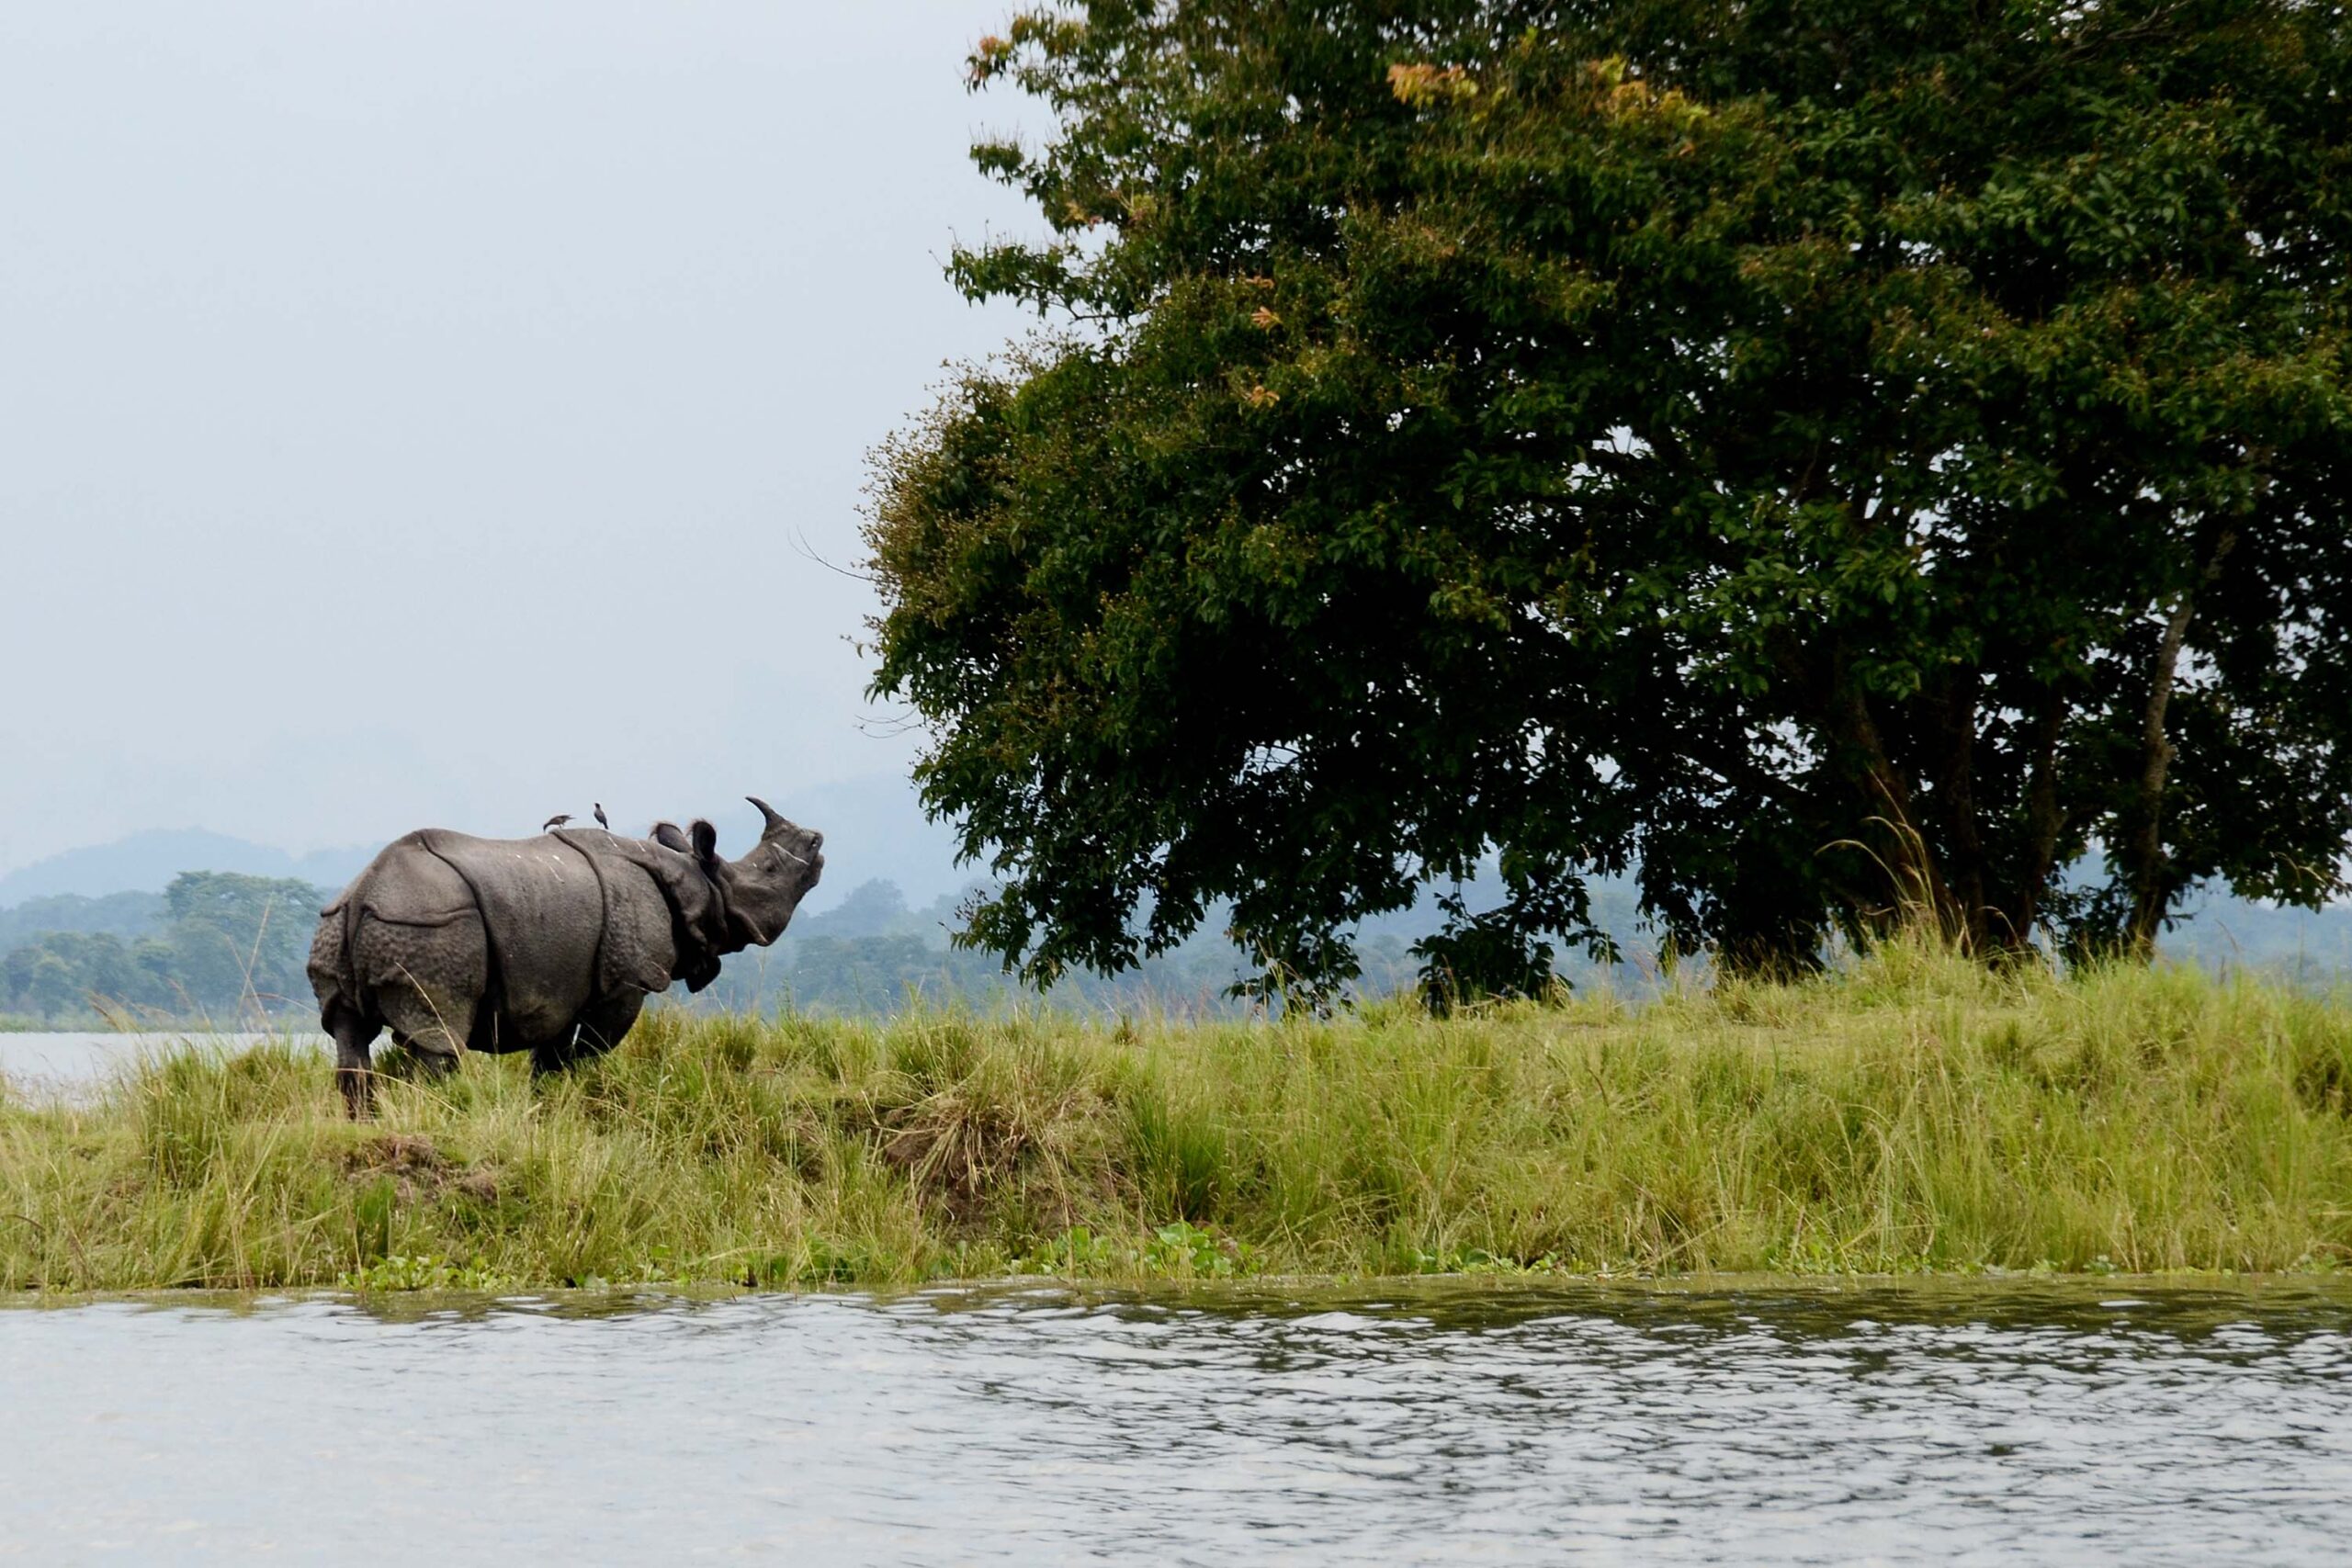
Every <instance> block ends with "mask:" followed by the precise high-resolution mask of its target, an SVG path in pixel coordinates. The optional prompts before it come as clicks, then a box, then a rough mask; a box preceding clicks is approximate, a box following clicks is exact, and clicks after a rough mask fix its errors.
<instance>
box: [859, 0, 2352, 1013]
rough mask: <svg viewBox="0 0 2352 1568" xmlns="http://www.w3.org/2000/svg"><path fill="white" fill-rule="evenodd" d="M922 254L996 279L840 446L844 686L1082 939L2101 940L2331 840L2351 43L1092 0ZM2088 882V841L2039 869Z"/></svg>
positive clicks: (2128, 15) (1026, 24)
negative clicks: (1633, 934)
mask: <svg viewBox="0 0 2352 1568" xmlns="http://www.w3.org/2000/svg"><path fill="white" fill-rule="evenodd" d="M972 74H973V80H974V83H975V85H981V86H986V85H989V84H993V83H997V82H1000V81H1010V82H1012V83H1013V84H1017V85H1018V86H1019V87H1020V88H1021V89H1023V90H1024V91H1025V92H1027V93H1029V94H1031V95H1034V96H1035V98H1036V99H1037V100H1039V101H1041V102H1042V103H1043V104H1044V105H1045V106H1046V107H1047V108H1048V109H1049V110H1050V112H1051V115H1052V117H1053V124H1054V129H1053V130H1052V132H1051V134H1050V135H1049V136H1047V137H1046V139H1044V140H1043V141H1042V142H1040V143H1038V144H1036V145H1019V144H1015V143H1012V142H991V143H988V144H984V145H982V146H979V147H978V148H976V149H975V153H974V155H975V157H976V159H977V161H978V163H979V164H980V165H981V166H982V167H983V168H984V169H986V170H988V171H989V172H990V173H992V174H994V175H997V176H999V177H1001V178H1002V179H1003V180H1005V181H1007V182H1009V183H1011V184H1012V185H1013V186H1017V187H1019V188H1020V189H1021V190H1023V191H1024V192H1026V193H1027V195H1028V196H1029V197H1031V198H1032V199H1033V200H1034V201H1035V205H1036V207H1037V209H1038V210H1039V212H1040V213H1041V215H1042V217H1043V219H1044V220H1045V222H1046V225H1047V226H1048V227H1049V232H1048V233H1046V235H1045V236H1044V237H1042V238H1040V239H1039V240H1037V241H1035V242H1034V243H1002V244H994V245H990V246H988V247H985V248H980V249H974V250H965V251H960V252H958V253H957V254H956V256H955V257H954V260H953V263H952V269H951V270H952V273H953V276H955V278H956V280H957V282H958V283H959V284H960V286H961V287H962V288H964V289H966V290H967V292H968V293H970V294H971V295H972V296H974V297H976V298H980V297H995V298H1011V299H1020V300H1023V301H1026V302H1029V303H1031V304H1034V305H1035V307H1036V308H1037V309H1038V310H1039V311H1040V312H1041V313H1043V314H1044V315H1045V316H1046V318H1047V320H1048V322H1049V323H1050V324H1049V326H1048V327H1047V328H1046V330H1045V332H1044V333H1042V334H1041V335H1040V336H1039V337H1038V338H1036V339H1035V340H1034V341H1033V342H1031V343H1030V344H1027V345H1026V346H1025V347H1023V348H1022V349H1020V350H1018V351H1016V352H1013V353H1012V354H1010V355H1008V356H1007V357H1006V358H1005V359H1004V360H1003V361H1001V363H1000V364H997V365H995V366H993V367H985V368H976V369H973V370H971V371H969V372H968V373H967V374H965V375H963V376H962V377H961V378H960V379H959V380H958V381H957V382H956V385H955V386H953V388H952V389H950V390H949V392H948V394H947V396H946V397H945V398H944V400H943V402H942V403H941V404H940V406H939V407H938V408H937V409H936V410H935V411H934V412H933V415H932V416H931V417H930V418H929V419H928V420H927V421H925V422H923V423H921V424H920V425H918V426H917V427H915V428H913V429H911V430H910V431H908V432H907V433H905V434H903V435H902V436H901V437H900V438H899V439H898V440H897V441H896V442H894V443H892V444H891V445H890V446H888V447H887V448H886V449H885V451H884V453H883V454H882V456H881V458H880V461H879V465H878V469H877V476H876V487H875V505H874V513H873V522H872V525H871V528H870V532H869V539H870V543H871V546H872V549H873V558H874V561H875V564H876V570H877V572H878V574H879V577H880V581H882V583H883V586H884V592H885V598H886V611H885V614H884V615H883V616H882V618H881V620H880V622H879V624H878V627H877V631H878V639H879V649H880V665H879V670H878V672H877V674H876V680H875V690H876V693H877V694H881V695H883V696H887V697H892V698H897V699H899V700H903V701H905V702H907V703H908V704H910V705H911V706H912V708H913V709H914V710H915V711H916V713H917V714H919V715H920V716H922V719H924V720H925V721H927V722H928V724H929V725H930V727H931V735H932V744H931V746H930V748H929V750H928V751H927V753H926V754H925V756H924V758H923V760H922V763H921V765H920V770H919V778H920V781H921V784H922V789H923V791H924V795H925V799H926V801H927V802H928V804H929V805H930V806H931V807H933V809H934V810H936V811H937V812H939V813H941V814H943V815H946V816H949V817H952V818H954V819H955V820H956V821H957V822H958V823H959V824H960V826H961V828H962V830H963V832H964V835H965V843H966V846H967V849H968V850H969V851H970V852H973V853H974V854H976V855H978V856H979V857H980V858H982V859H983V860H984V861H985V862H986V863H989V864H990V865H991V866H992V867H993V869H994V870H995V871H996V872H997V874H999V876H1000V878H1001V891H1000V892H999V893H998V894H997V895H996V896H995V897H994V898H993V899H992V900H990V901H989V902H988V903H986V904H984V905H982V906H981V907H979V908H978V911H977V914H976V917H975V919H974V922H973V925H972V929H971V933H970V934H971V936H972V938H973V939H974V940H976V941H978V942H981V943H983V944H984V945H987V946H989V947H991V948H994V949H995V950H997V951H999V952H1001V953H1003V954H1005V955H1006V956H1007V957H1008V958H1011V959H1016V960H1019V961H1021V962H1022V963H1023V964H1025V966H1026V967H1027V968H1028V970H1029V972H1030V973H1031V974H1033V975H1034V976H1039V977H1044V976H1051V975H1053V974H1056V973H1057V972H1059V971H1060V970H1061V969H1062V968H1064V967H1065V966H1068V965H1070V964H1086V965H1091V966H1096V967H1106V968H1116V967H1120V966H1123V965H1125V964H1129V963H1131V962H1133V961H1134V960H1135V959H1136V957H1137V955H1138V953H1139V952H1140V951H1148V950H1156V949H1159V948H1161V947H1164V946H1165V945H1167V944H1168V943H1170V942H1173V941H1175V940H1178V939H1179V938H1181V936H1182V934H1183V933H1184V932H1185V931H1188V930H1190V929H1191V928H1192V927H1193V925H1194V924H1196V923H1197V922H1198V921H1199V920H1200V919H1202V918H1203V917H1204V913H1205V911H1206V910H1208V909H1209V908H1215V907H1218V906H1219V903H1220V901H1223V900H1230V908H1231V919H1232V922H1233V926H1234V928H1235V931H1236V932H1237V934H1238V937H1239V938H1240V939H1241V940H1242V941H1243V942H1245V943H1246V944H1249V945H1250V946H1251V947H1253V948H1254V949H1255V950H1256V951H1258V952H1259V953H1261V954H1262V955H1263V956H1264V957H1265V959H1266V960H1267V962H1268V964H1269V965H1270V966H1271V967H1274V968H1278V969H1279V970H1281V971H1285V972H1287V973H1288V974H1289V975H1291V976H1294V977H1295V978H1297V979H1301V980H1305V981H1307V982H1310V983H1317V982H1329V981H1333V980H1337V979H1340V978H1343V977H1344V976H1346V975H1347V974H1348V973H1349V972H1350V968H1351V962H1352V960H1351V951H1350V948H1349V945H1348V943H1347V942H1346V940H1345V932H1346V930H1347V928H1348V927H1349V925H1350V924H1351V922H1353V921H1355V920H1357V919H1362V918H1363V917H1364V916H1367V915H1370V914H1372V913H1374V912H1376V911H1381V910H1385V909H1391V908H1397V907H1399V906H1401V905H1403V904H1405V903H1406V902H1408V900H1410V899H1411V898H1413V897H1415V895H1416V893H1417V891H1418V890H1419V888H1420V887H1421V886H1423V885H1425V884H1428V883H1430V882H1435V883H1437V884H1439V885H1440V886H1441V887H1447V886H1455V885H1457V884H1458V883H1459V882H1460V880H1461V879H1463V878H1464V876H1465V875H1466V874H1469V873H1470V872H1471V871H1472V869H1473V868H1474V866H1476V864H1477V863H1480V862H1481V860H1482V858H1483V857H1485V856H1487V855H1489V854H1492V853H1495V852H1499V879H1498V883H1494V884H1490V885H1489V886H1498V887H1499V892H1498V894H1497V895H1496V896H1495V897H1494V899H1493V900H1492V902H1493V906H1494V907H1492V908H1470V907H1468V906H1467V905H1466V904H1464V903H1463V902H1461V901H1460V900H1458V899H1457V900H1455V901H1454V902H1453V905H1452V907H1451V908H1452V913H1453V917H1454V918H1453V924H1452V926H1451V927H1450V929H1449V930H1448V931H1447V933H1446V934H1445V935H1444V936H1443V937H1442V938H1439V939H1436V940H1434V941H1432V942H1430V943H1428V944H1426V946H1425V952H1426V956H1427V958H1428V959H1429V961H1430V964H1431V965H1432V967H1433V968H1434V969H1436V970H1438V971H1440V972H1442V973H1444V974H1449V975H1452V976H1454V977H1455V978H1457V979H1459V980H1461V981H1463V982H1464V983H1466V984H1471V985H1476V986H1480V987H1503V988H1510V987H1515V986H1525V985H1528V984H1531V983H1532V981H1533V980H1534V978H1535V977H1536V976H1539V975H1540V974H1541V973H1542V972H1543V970H1544V966H1545V964H1547V963H1548V961H1549V958H1550V949H1549V948H1548V946H1547V945H1546V942H1547V940H1548V939H1551V938H1555V937H1561V936H1565V937H1566V938H1569V939H1571V940H1575V939H1584V940H1592V939H1593V937H1594V935H1595V933H1594V932H1593V931H1591V930H1590V928H1589V922H1588V919H1587V916H1588V903H1587V897H1586V891H1585V879H1586V878H1587V877H1588V876H1589V875H1590V874H1594V873H1595V872H1617V871H1623V870H1629V869H1637V873H1638V878H1639V886H1640V891H1641V897H1642V899H1643V902H1644V905H1645V908H1647V910H1648V911H1649V912H1650V913H1651V914H1652V915H1653V916H1654V917H1655V918H1656V919H1657V920H1658V921H1660V922H1661V923H1662V924H1663V925H1664V926H1665V927H1666V928H1667V929H1668V931H1670V932H1671V933H1673V935H1674V937H1675V938H1676V939H1677V941H1678V942H1681V943H1682V944H1684V945H1685V946H1696V945H1701V944H1705V945H1710V946H1712V947H1713V948H1714V949H1716V950H1717V951H1718V952H1720V953H1723V954H1724V956H1725V957H1726V958H1727V959H1728V960H1730V961H1733V962H1739V963H1755V964H1802V963H1805V962H1808V961H1809V960H1810V958H1811V956H1812V955H1813V954H1814V953H1816V952H1817V951H1818V950H1819V947H1820V944H1821V942H1822V941H1823V939H1824V937H1825V936H1826V934H1828V933H1829V932H1830V931H1833V930H1836V929H1838V928H1841V927H1842V928H1845V929H1848V930H1850V931H1864V932H1867V931H1871V930H1873V929H1878V928H1879V927H1881V926H1882V925H1883V922H1885V921H1886V920H1888V919H1894V918H1899V917H1900V916H1901V915H1902V914H1903V913H1904V912H1905V911H1915V912H1925V913H1927V914H1928V915H1929V916H1931V917H1932V918H1933V919H1937V920H1938V921H1939V922H1940V923H1941V924H1942V925H1943V926H1944V927H1945V928H1946V929H1947V930H1948V931H1951V932H1952V933H1953V934H1955V935H1957V936H1960V937H1962V938H1964V939H1967V940H1969V941H1971V942H1974V943H1976V944H1978V945H1979V946H1980V947H1983V948H1987V949H1990V948H1998V947H2001V946H2005V945H2015V944H2019V943H2023V942H2028V941H2030V940H2031V939H2032V936H2033V933H2035V932H2036V931H2044V930H2053V929H2054V930H2057V931H2062V932H2064V933H2067V934H2069V935H2072V936H2074V937H2075V938H2078V939H2082V940H2085V941H2088V942H2095V943H2122V944H2134V945H2138V946H2141V947H2143V948H2144V946H2145V945H2146V944H2147V943H2148V942H2150V941H2151V940H2152V939H2153V937H2154V934H2155V933H2156V932H2157V931H2158V930H2160V929H2161V926H2162V924H2163V923H2164V921H2165V919H2167V918H2168V916H2169V915H2170V914H2171V913H2172V912H2173V911H2174V910H2175V909H2176V908H2177V905H2178V901H2179V899H2180V897H2182V895H2183V894H2184V892H2185V891H2186V890H2188V889H2189V888H2191V887H2192V886H2196V885H2197V884H2199V882H2201V881H2204V880H2207V879H2213V878H2219V879H2222V880H2223V881H2225V882H2227V883H2228V884H2229V885H2230V886H2232V887H2233V888H2235V889H2236V890H2238V891H2240V892H2242V893H2245V894H2248V895H2254V896H2261V897H2279V898H2284V899H2289V900H2294V901H2299V902H2307V903H2308V902H2317V901H2319V900H2322V899H2324V897H2327V896H2329V895H2331V894H2333V893H2335V892H2337V891H2340V890H2342V888H2343V887H2344V877H2343V873H2342V869H2341V867H2342V863H2343V856H2344V853H2345V850H2346V837H2347V832H2352V745H2347V741H2348V740H2352V669H2347V660H2352V637H2347V627H2352V536H2347V529H2346V496H2347V494H2352V490H2348V489H2347V483H2352V463H2347V458H2352V396H2347V391H2346V343H2347V327H2352V288H2347V283H2346V265H2347V260H2348V259H2352V104H2348V103H2347V98H2346V92H2347V89H2348V88H2352V23H2347V20H2346V10H2345V8H2344V7H2343V6H2335V5H2320V4H2306V3H2298V0H2201V3H2200V0H2087V3H2086V0H2065V3H2059V0H2008V3H2002V0H1820V3H1811V4H1806V3H1798V0H1625V3H1611V0H1584V3H1581V4H1536V3H1513V0H1314V3H1309V0H1091V3H1087V4H1078V5H1069V6H1048V7H1044V8H1040V9H1035V10H1032V11H1028V12H1024V13H1023V14H1021V15H1019V16H1018V17H1015V18H1014V20H1013V21H1012V26H1011V27H1010V28H1009V29H1008V30H1007V32H1006V33H1005V34H1004V35H1003V36H1002V37H999V38H990V39H985V40H983V41H982V42H981V44H980V45H979V47H978V51H977V52H976V53H975V55H974V57H973V61H972ZM2086 856H2090V857H2092V860H2091V863H2103V864H2104V866H2105V867H2106V868H2107V869H2106V874H2107V880H2106V882H2105V884H2104V885H2097V886H2089V887H2086V888H2084V887H2075V886H2074V885H2072V884H2070V883H2069V882H2068V880H2067V879H2066V877H2065V875H2064V871H2065V868H2066V867H2067V866H2068V865H2069V864H2072V863H2082V862H2084V861H2085V858H2086Z"/></svg>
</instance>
